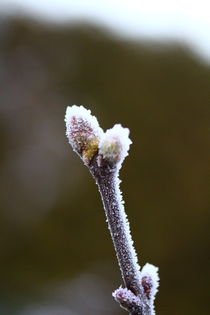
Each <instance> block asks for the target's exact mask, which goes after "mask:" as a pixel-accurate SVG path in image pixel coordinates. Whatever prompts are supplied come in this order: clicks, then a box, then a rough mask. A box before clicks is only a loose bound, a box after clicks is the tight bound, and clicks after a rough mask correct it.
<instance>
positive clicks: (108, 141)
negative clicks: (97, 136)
mask: <svg viewBox="0 0 210 315" xmlns="http://www.w3.org/2000/svg"><path fill="white" fill-rule="evenodd" d="M129 133H130V131H129V129H128V128H123V127H122V126H121V125H120V124H116V125H114V127H113V128H111V129H108V130H107V131H106V132H105V133H104V135H103V137H102V138H101V141H100V143H99V153H100V154H101V155H102V156H103V158H104V159H106V160H108V161H110V162H111V163H116V164H118V167H119V168H120V166H121V164H122V162H123V160H124V159H125V157H126V156H127V155H128V151H129V147H130V144H131V143H132V141H131V140H130V138H129Z"/></svg>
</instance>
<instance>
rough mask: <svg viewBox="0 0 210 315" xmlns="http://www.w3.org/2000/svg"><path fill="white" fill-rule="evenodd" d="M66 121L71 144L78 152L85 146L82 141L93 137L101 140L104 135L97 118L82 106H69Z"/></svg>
mask: <svg viewBox="0 0 210 315" xmlns="http://www.w3.org/2000/svg"><path fill="white" fill-rule="evenodd" d="M64 120H65V123H66V135H67V137H68V139H69V143H70V144H71V145H72V147H73V149H74V150H75V151H77V152H78V151H79V149H80V147H82V145H83V144H84V143H82V141H83V142H85V141H86V140H87V139H88V138H92V137H96V138H98V139H100V138H101V137H102V135H103V133H104V132H103V130H102V129H101V127H100V126H99V124H98V120H97V119H96V117H95V116H93V115H91V111H90V110H89V109H86V108H84V107H83V106H82V105H81V106H77V105H72V106H68V107H67V109H66V115H65V119H64Z"/></svg>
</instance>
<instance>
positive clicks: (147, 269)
mask: <svg viewBox="0 0 210 315" xmlns="http://www.w3.org/2000/svg"><path fill="white" fill-rule="evenodd" d="M141 275H142V278H141V283H142V286H143V289H144V293H145V294H146V296H147V298H148V299H151V300H152V301H153V300H154V298H155V295H156V293H157V291H158V290H157V289H158V286H159V276H158V268H157V267H155V266H153V265H151V264H146V265H145V266H144V267H143V268H142V271H141Z"/></svg>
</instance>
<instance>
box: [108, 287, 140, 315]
mask: <svg viewBox="0 0 210 315" xmlns="http://www.w3.org/2000/svg"><path fill="white" fill-rule="evenodd" d="M112 296H113V297H114V299H115V300H116V301H117V302H118V303H120V306H121V307H122V308H124V309H125V310H126V311H128V312H130V313H132V314H134V313H135V314H142V304H141V301H140V299H139V298H138V297H137V296H136V295H135V294H134V293H133V292H131V291H130V290H128V289H127V288H121V287H120V288H119V289H117V290H115V291H114V292H113V293H112Z"/></svg>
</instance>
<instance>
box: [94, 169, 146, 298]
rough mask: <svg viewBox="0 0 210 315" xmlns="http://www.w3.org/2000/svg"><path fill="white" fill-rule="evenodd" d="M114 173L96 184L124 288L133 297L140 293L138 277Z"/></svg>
mask: <svg viewBox="0 0 210 315" xmlns="http://www.w3.org/2000/svg"><path fill="white" fill-rule="evenodd" d="M116 181H117V174H116V172H114V173H111V174H109V175H107V176H106V177H104V178H100V179H99V180H98V182H97V184H98V187H99V191H100V194H101V198H102V201H103V205H104V210H105V214H106V217H107V221H108V226H109V230H110V234H111V237H112V240H113V243H114V247H115V251H116V255H117V259H118V263H119V266H120V270H121V273H122V278H123V281H124V284H125V286H126V287H127V288H128V289H129V290H131V291H132V292H133V293H134V294H135V295H139V294H140V293H141V288H140V275H139V270H138V267H137V265H136V263H135V260H136V256H135V251H134V248H133V246H132V243H131V239H129V234H128V232H127V230H128V222H127V221H126V216H125V211H124V209H123V206H122V204H121V203H120V201H119V199H118V198H117V196H118V195H119V192H117V191H116V190H117V185H116Z"/></svg>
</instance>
